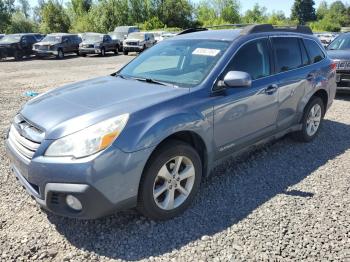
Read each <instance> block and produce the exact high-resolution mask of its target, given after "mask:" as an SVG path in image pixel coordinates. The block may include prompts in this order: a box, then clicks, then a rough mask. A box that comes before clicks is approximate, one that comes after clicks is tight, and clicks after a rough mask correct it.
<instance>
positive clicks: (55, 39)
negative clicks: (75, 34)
mask: <svg viewBox="0 0 350 262" xmlns="http://www.w3.org/2000/svg"><path fill="white" fill-rule="evenodd" d="M61 41H62V37H60V36H54V35H48V36H45V37H44V39H43V40H42V42H52V43H61Z"/></svg>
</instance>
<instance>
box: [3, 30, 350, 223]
mask: <svg viewBox="0 0 350 262" xmlns="http://www.w3.org/2000/svg"><path fill="white" fill-rule="evenodd" d="M335 91H336V83H335V64H334V63H333V61H332V60H331V59H329V57H328V56H327V54H326V52H325V50H324V49H323V47H322V46H321V44H320V43H319V41H318V39H317V38H315V37H314V36H313V35H312V31H311V30H310V29H309V28H308V27H300V26H298V27H297V28H296V29H295V28H294V29H292V28H291V29H288V28H286V27H283V28H275V27H273V26H272V25H255V26H248V27H245V28H243V29H237V30H209V31H202V32H196V33H189V34H182V35H178V36H176V37H174V39H169V40H167V41H163V42H161V43H159V44H157V45H156V46H154V47H152V48H151V49H149V50H148V51H147V52H144V53H142V54H141V55H140V56H138V57H137V58H135V59H134V60H132V61H131V62H130V63H129V64H127V65H126V66H124V67H123V68H121V69H120V70H118V71H117V72H116V73H114V74H112V75H109V76H105V77H99V78H95V79H91V80H87V81H82V82H78V83H72V84H69V85H67V86H64V87H61V88H57V89H52V90H51V91H49V92H47V93H44V94H42V95H40V96H38V97H36V98H34V99H33V100H30V101H29V102H28V103H27V104H25V105H24V106H23V107H22V109H21V110H20V111H19V112H18V114H17V115H16V116H15V118H14V120H13V123H12V125H11V127H10V130H9V133H8V135H7V139H6V142H5V143H6V148H7V155H8V156H9V158H10V162H11V167H12V170H13V172H14V173H15V175H16V177H17V178H18V180H19V182H20V183H21V184H22V185H23V186H24V187H25V188H26V190H27V192H28V193H29V194H30V195H32V196H33V198H34V199H35V200H36V201H37V202H38V203H39V204H40V205H41V206H43V208H46V209H48V210H50V211H52V212H54V213H56V214H59V215H62V216H67V217H73V218H97V217H101V216H105V215H107V214H111V213H114V212H115V211H116V210H120V209H126V208H134V207H136V208H137V209H138V210H139V211H140V212H141V213H142V214H144V215H145V216H147V217H150V218H151V219H155V220H164V219H170V218H173V217H175V216H177V215H179V214H181V213H182V212H184V211H185V210H186V208H188V207H189V205H190V204H191V202H193V200H194V198H195V195H196V193H197V192H198V190H199V187H200V184H201V179H202V178H203V177H205V176H208V175H209V174H210V173H211V170H212V169H213V168H214V167H215V165H216V164H217V163H220V161H221V160H223V159H225V158H226V159H227V157H229V156H232V154H236V153H238V152H244V151H245V150H251V149H253V148H255V147H256V146H257V145H261V144H264V143H266V142H269V141H271V140H275V139H278V138H281V137H283V136H285V135H286V134H288V133H293V136H294V138H295V139H297V140H298V141H301V142H310V141H312V140H313V139H315V138H316V137H317V135H318V133H319V131H320V128H321V126H322V123H323V118H324V115H325V114H326V112H327V110H328V109H329V108H330V106H331V105H332V103H333V99H334V96H335ZM347 113H348V112H344V114H347ZM325 127H326V128H329V127H330V125H326V126H325ZM329 132H331V130H330V131H329ZM329 132H328V133H329ZM326 134H327V132H325V133H324V134H323V135H324V136H325V135H326ZM323 139H324V138H323ZM316 143H322V139H321V140H319V141H317V142H316ZM311 147H312V148H313V146H311ZM311 147H310V148H309V149H310V151H312V148H311ZM305 150H307V147H305ZM312 153H314V154H317V152H313V151H312ZM316 158H317V156H316ZM286 161H288V159H286ZM296 172H298V170H296ZM264 175H266V176H267V175H269V174H264ZM281 176H283V174H281ZM223 194H224V193H223ZM210 197H211V196H210V195H207V196H204V198H208V201H210ZM249 197H254V196H249ZM218 204H221V203H218ZM23 208H26V207H23ZM218 208H220V207H218Z"/></svg>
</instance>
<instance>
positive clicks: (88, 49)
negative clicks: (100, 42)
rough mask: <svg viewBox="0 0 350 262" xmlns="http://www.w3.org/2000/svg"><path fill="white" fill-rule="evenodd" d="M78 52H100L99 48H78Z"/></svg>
mask: <svg viewBox="0 0 350 262" xmlns="http://www.w3.org/2000/svg"><path fill="white" fill-rule="evenodd" d="M79 54H101V48H79Z"/></svg>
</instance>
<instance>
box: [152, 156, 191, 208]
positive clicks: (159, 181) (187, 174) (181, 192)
mask: <svg viewBox="0 0 350 262" xmlns="http://www.w3.org/2000/svg"><path fill="white" fill-rule="evenodd" d="M194 181H195V168H194V165H193V163H192V161H191V160H190V159H189V158H187V157H185V156H176V157H174V158H172V159H170V160H169V161H168V162H166V163H165V164H164V165H163V166H162V167H161V169H160V170H159V172H158V174H157V176H156V179H155V181H154V185H153V199H154V201H155V203H156V204H157V206H158V207H159V208H161V209H163V210H173V209H175V208H177V207H179V206H180V205H182V204H183V203H184V202H185V200H186V199H187V198H188V196H189V195H190V193H191V191H192V188H193V185H194Z"/></svg>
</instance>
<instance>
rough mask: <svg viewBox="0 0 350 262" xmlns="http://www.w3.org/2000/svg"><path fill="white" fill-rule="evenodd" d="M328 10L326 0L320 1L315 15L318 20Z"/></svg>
mask: <svg viewBox="0 0 350 262" xmlns="http://www.w3.org/2000/svg"><path fill="white" fill-rule="evenodd" d="M328 12H329V9H328V4H327V2H326V1H322V2H321V3H320V4H319V6H318V8H317V11H316V17H317V19H318V20H321V19H323V18H324V17H325V16H326V15H327V13H328Z"/></svg>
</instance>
